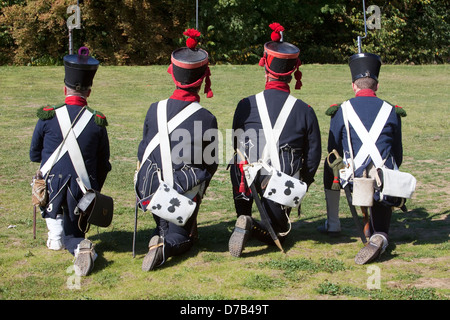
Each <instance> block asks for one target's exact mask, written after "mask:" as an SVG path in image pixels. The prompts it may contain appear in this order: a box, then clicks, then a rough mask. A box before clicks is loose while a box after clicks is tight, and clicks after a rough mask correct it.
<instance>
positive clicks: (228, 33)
mask: <svg viewBox="0 0 450 320" xmlns="http://www.w3.org/2000/svg"><path fill="white" fill-rule="evenodd" d="M79 3H80V8H81V19H82V29H81V30H74V33H73V34H74V49H76V48H78V47H79V46H81V45H86V46H87V47H89V48H90V50H91V53H92V54H93V55H95V57H96V58H97V59H99V60H100V61H101V62H102V63H103V64H111V65H149V64H168V63H169V59H170V53H171V52H172V50H173V49H174V48H176V47H178V46H180V45H183V43H184V39H183V37H182V36H181V35H182V33H183V31H184V30H186V29H187V28H194V27H195V1H194V0H158V1H156V0H141V1H139V0H79ZM198 3H199V31H200V32H201V33H202V37H201V39H200V46H202V47H203V48H205V49H206V50H207V51H208V52H209V53H210V59H211V62H212V63H232V64H244V63H249V64H255V63H257V62H258V61H259V59H260V57H261V55H262V53H263V45H264V43H265V42H266V41H268V40H269V39H270V32H271V31H270V30H269V28H268V26H269V24H270V23H272V22H279V23H281V24H282V25H283V26H284V27H285V29H286V32H285V39H286V41H289V42H291V43H293V44H295V45H296V46H298V47H299V48H300V50H301V52H300V58H301V60H302V62H303V63H346V62H347V59H348V57H349V56H350V55H352V54H354V53H356V52H357V44H356V39H357V36H358V35H359V36H363V35H364V26H363V12H362V1H361V0H316V1H312V0H283V1H273V0H215V1H212V0H211V1H209V0H208V1H205V0H199V1H198ZM449 3H450V1H449V0H444V1H437V0H392V1H386V0H383V1H382V0H366V7H368V6H369V5H372V4H373V5H377V6H379V7H380V9H381V29H378V30H369V31H368V36H367V37H366V38H365V39H364V40H363V42H362V44H363V46H362V48H363V51H370V52H374V53H377V54H379V55H381V57H382V59H383V62H385V63H415V64H421V63H448V62H449V59H450V24H449V15H450V4H449ZM71 4H76V0H28V1H27V0H10V1H2V2H0V10H1V15H0V64H12V63H13V64H19V65H24V64H31V65H40V64H60V63H61V61H62V57H63V56H64V55H65V54H67V53H68V29H67V26H66V20H67V18H68V16H69V14H67V12H66V10H67V7H68V6H69V5H71ZM368 15H369V14H368Z"/></svg>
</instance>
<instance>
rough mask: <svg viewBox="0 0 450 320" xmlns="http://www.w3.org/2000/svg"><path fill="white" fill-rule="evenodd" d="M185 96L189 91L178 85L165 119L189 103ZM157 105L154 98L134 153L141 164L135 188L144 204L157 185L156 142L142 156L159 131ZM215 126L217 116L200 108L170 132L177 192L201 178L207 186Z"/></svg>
mask: <svg viewBox="0 0 450 320" xmlns="http://www.w3.org/2000/svg"><path fill="white" fill-rule="evenodd" d="M182 91H183V92H184V96H183V93H181V94H180V92H182ZM186 96H189V93H187V92H186V91H184V90H179V89H177V90H176V91H175V93H174V95H173V96H172V97H171V98H170V99H169V100H168V102H167V121H170V119H172V118H173V117H174V116H175V115H176V114H177V113H179V112H180V111H181V110H182V109H183V108H185V107H186V106H188V105H189V104H190V103H191V102H190V101H188V100H185V98H186ZM192 96H194V95H192ZM191 101H192V100H191ZM157 105H158V103H157V102H155V103H152V104H151V105H150V108H149V109H148V111H147V115H146V117H145V121H144V126H143V136H142V140H141V142H140V144H139V147H138V153H137V156H138V160H139V162H140V163H142V166H141V169H140V170H139V173H138V175H137V182H136V192H137V196H138V197H139V199H141V200H142V201H141V205H143V206H144V207H145V206H146V204H148V202H149V200H150V199H151V196H152V195H153V193H154V192H156V190H157V188H158V186H159V179H158V176H157V169H161V170H162V164H161V153H160V148H159V145H158V146H157V147H156V148H155V149H154V150H153V152H152V153H151V154H150V156H149V157H148V159H142V157H143V155H144V152H145V149H146V147H147V145H148V144H149V143H150V141H151V140H152V139H153V137H154V136H155V135H156V134H157V133H158V120H157ZM217 129H218V128H217V119H216V117H215V116H214V115H213V114H212V113H211V112H209V111H208V110H206V109H204V108H201V109H200V110H198V111H197V112H196V113H194V114H193V115H191V116H190V117H189V118H187V119H185V120H184V121H183V122H182V123H181V124H180V125H179V126H178V127H177V129H175V130H174V131H173V132H172V133H170V134H169V137H170V138H169V139H170V144H171V146H170V148H171V150H172V168H173V171H174V172H173V181H174V186H173V187H174V189H176V190H177V191H178V192H179V193H181V194H183V193H185V192H187V191H189V190H191V189H192V188H193V187H195V186H197V185H199V184H201V183H203V182H205V183H206V186H207V185H208V184H209V181H210V180H211V178H212V176H213V175H214V173H215V172H216V170H217V167H218V135H217V134H218V131H217ZM174 150H176V151H174ZM163 175H164V172H163ZM162 178H163V179H164V177H162Z"/></svg>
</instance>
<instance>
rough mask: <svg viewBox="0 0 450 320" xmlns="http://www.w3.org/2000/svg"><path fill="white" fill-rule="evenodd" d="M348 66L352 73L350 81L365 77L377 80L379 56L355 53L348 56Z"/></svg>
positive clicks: (379, 66) (379, 64) (379, 65)
mask: <svg viewBox="0 0 450 320" xmlns="http://www.w3.org/2000/svg"><path fill="white" fill-rule="evenodd" d="M349 66H350V71H351V73H352V82H355V81H356V80H358V79H360V78H366V77H369V78H372V79H374V80H376V81H378V75H379V74H380V68H381V58H380V56H377V55H376V54H373V53H357V54H354V55H352V56H351V57H350V58H349Z"/></svg>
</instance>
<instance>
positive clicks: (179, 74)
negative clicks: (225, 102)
mask: <svg viewBox="0 0 450 320" xmlns="http://www.w3.org/2000/svg"><path fill="white" fill-rule="evenodd" d="M183 34H184V35H186V36H188V37H189V38H188V39H187V40H186V47H183V48H179V49H176V50H174V51H173V52H172V55H171V64H170V66H169V69H168V70H167V72H168V73H170V74H171V75H172V79H173V81H174V82H175V84H176V86H177V87H179V88H181V89H187V88H193V87H198V86H200V85H201V84H202V82H203V79H205V78H206V80H205V93H206V94H207V98H211V97H212V96H213V93H212V91H211V81H210V78H209V77H210V75H211V72H210V70H209V67H208V52H206V51H205V50H203V49H200V48H196V46H197V44H198V40H197V37H200V35H201V33H200V32H199V31H197V30H196V29H188V30H186V31H185V32H184V33H183Z"/></svg>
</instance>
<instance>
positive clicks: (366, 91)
mask: <svg viewBox="0 0 450 320" xmlns="http://www.w3.org/2000/svg"><path fill="white" fill-rule="evenodd" d="M376 96H377V95H376V94H375V91H373V90H372V89H361V90H359V91H358V92H357V93H356V94H355V97H376Z"/></svg>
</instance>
